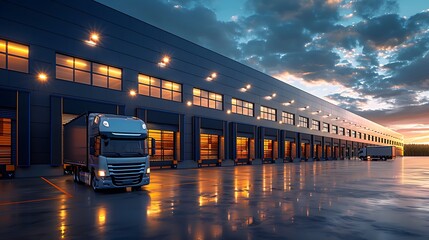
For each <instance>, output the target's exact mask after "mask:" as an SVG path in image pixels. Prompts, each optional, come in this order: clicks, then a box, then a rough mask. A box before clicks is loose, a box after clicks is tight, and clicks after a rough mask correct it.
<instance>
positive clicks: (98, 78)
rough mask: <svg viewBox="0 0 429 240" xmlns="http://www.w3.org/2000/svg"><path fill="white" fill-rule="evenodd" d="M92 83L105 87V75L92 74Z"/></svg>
mask: <svg viewBox="0 0 429 240" xmlns="http://www.w3.org/2000/svg"><path fill="white" fill-rule="evenodd" d="M92 85H94V86H98V87H104V88H107V77H106V76H102V75H99V74H92Z"/></svg>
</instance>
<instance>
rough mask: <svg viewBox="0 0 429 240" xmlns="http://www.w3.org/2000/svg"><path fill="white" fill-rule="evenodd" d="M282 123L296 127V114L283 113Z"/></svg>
mask: <svg viewBox="0 0 429 240" xmlns="http://www.w3.org/2000/svg"><path fill="white" fill-rule="evenodd" d="M282 121H283V122H284V123H286V124H290V125H295V114H293V113H289V112H282Z"/></svg>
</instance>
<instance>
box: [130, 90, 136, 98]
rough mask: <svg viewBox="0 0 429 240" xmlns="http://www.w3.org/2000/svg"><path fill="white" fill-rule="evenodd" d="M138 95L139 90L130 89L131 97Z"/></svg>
mask: <svg viewBox="0 0 429 240" xmlns="http://www.w3.org/2000/svg"><path fill="white" fill-rule="evenodd" d="M136 95H137V92H136V91H135V90H133V89H132V90H130V96H131V97H134V96H136Z"/></svg>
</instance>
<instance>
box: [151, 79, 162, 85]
mask: <svg viewBox="0 0 429 240" xmlns="http://www.w3.org/2000/svg"><path fill="white" fill-rule="evenodd" d="M150 85H152V86H156V87H160V86H161V84H160V81H159V79H158V78H154V77H151V78H150Z"/></svg>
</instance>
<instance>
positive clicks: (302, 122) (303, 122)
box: [298, 116, 309, 128]
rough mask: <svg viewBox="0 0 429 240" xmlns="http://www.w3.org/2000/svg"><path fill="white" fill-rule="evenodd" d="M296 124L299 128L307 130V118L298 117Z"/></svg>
mask: <svg viewBox="0 0 429 240" xmlns="http://www.w3.org/2000/svg"><path fill="white" fill-rule="evenodd" d="M298 124H299V126H300V127H305V128H309V123H308V118H306V117H303V116H299V119H298Z"/></svg>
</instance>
